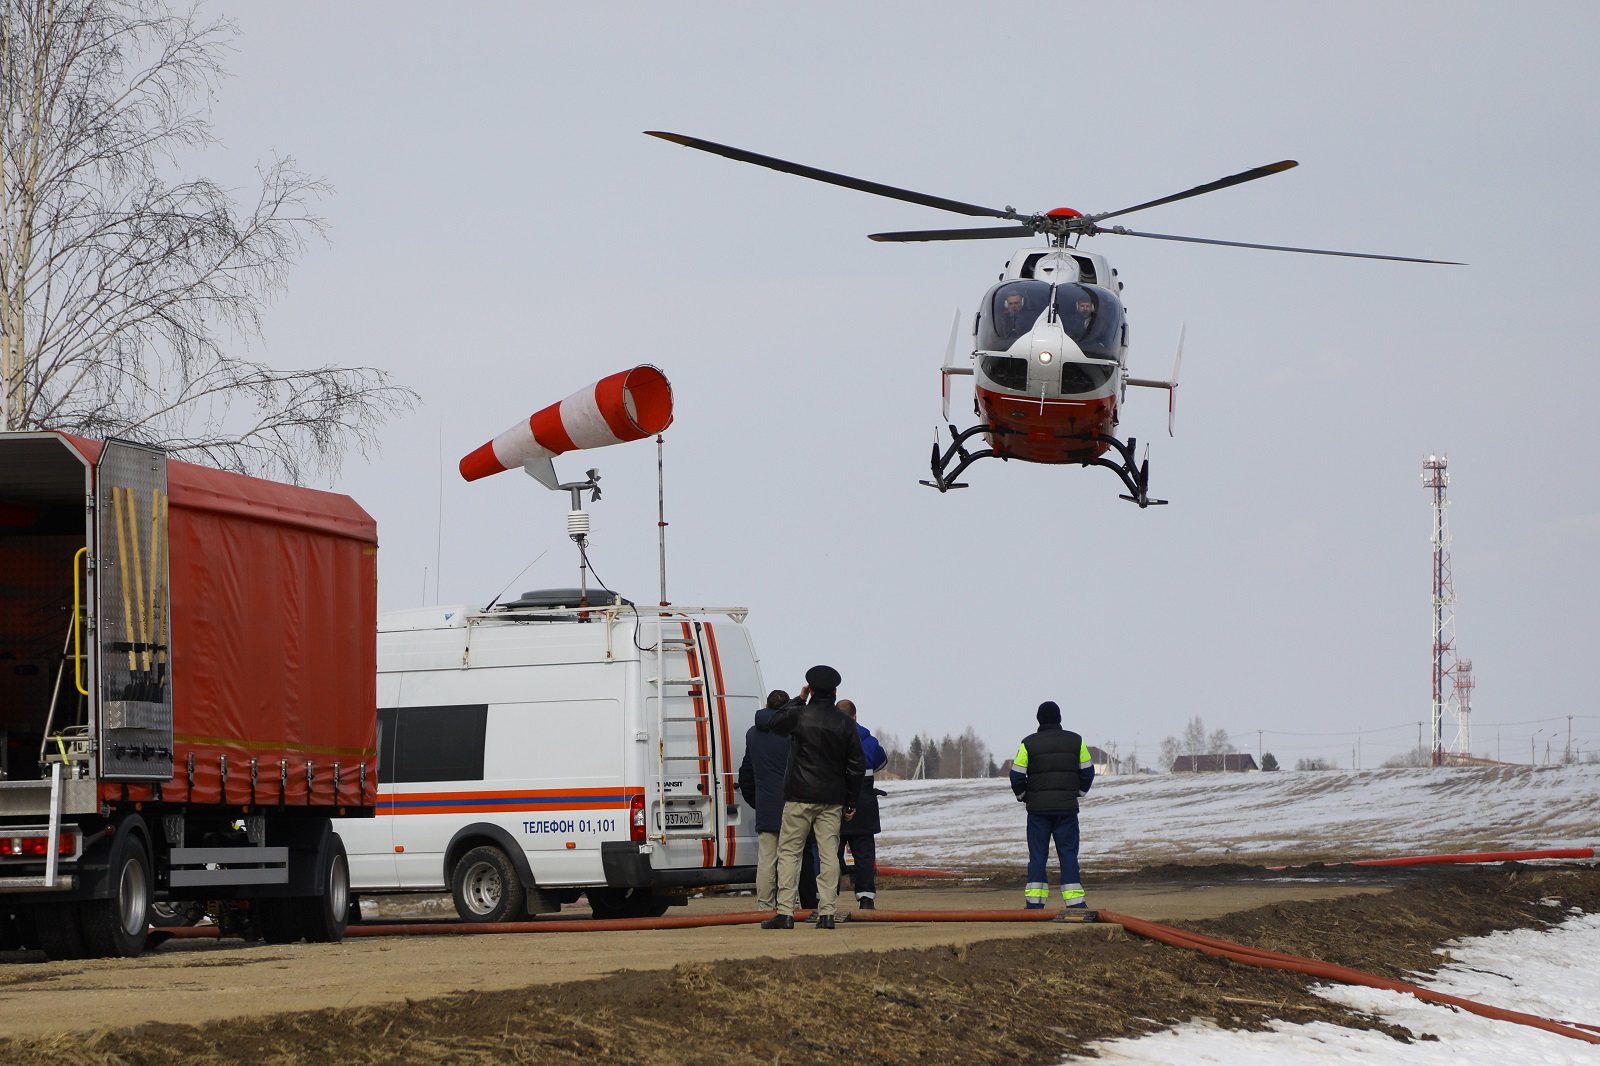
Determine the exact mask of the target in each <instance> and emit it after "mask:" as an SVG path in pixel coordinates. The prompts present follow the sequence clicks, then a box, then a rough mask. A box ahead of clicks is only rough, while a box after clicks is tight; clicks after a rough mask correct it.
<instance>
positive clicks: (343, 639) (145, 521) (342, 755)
mask: <svg viewBox="0 0 1600 1066" xmlns="http://www.w3.org/2000/svg"><path fill="white" fill-rule="evenodd" d="M376 629H377V535H376V529H375V526H374V523H373V521H372V519H371V517H369V516H368V515H367V513H366V512H365V511H363V510H362V509H361V508H360V507H358V506H357V505H356V504H355V503H354V501H352V500H350V499H348V498H347V497H344V496H340V495H336V494H334V493H330V492H320V491H317V490H314V489H305V488H298V487H296V486H292V485H282V484H278V483H275V482H271V481H264V480H261V479H258V478H251V477H244V476H241V475H238V474H230V473H225V472H222V471H219V470H213V469H211V468H209V467H202V466H197V465H194V464H192V463H184V462H179V461H176V460H171V459H169V458H167V456H166V455H165V454H163V453H162V452H161V451H160V450H158V449H154V448H151V447H148V446H145V445H141V444H137V443H132V442H126V441H106V442H104V443H102V442H98V441H91V440H85V439H82V438H79V437H73V436H68V435H65V434H60V433H0V839H3V840H4V843H5V844H6V847H5V848H3V849H0V940H3V939H4V938H5V937H7V936H11V937H13V938H15V939H22V940H23V941H24V942H27V941H28V940H29V939H34V940H36V941H37V944H38V946H40V947H43V948H44V950H45V951H46V952H47V953H49V954H50V955H51V956H52V957H54V958H66V959H71V958H83V957H87V956H117V955H131V954H136V953H137V952H138V951H140V950H142V948H143V947H144V944H145V937H146V934H147V930H148V925H147V917H148V915H149V914H150V913H151V909H152V907H153V906H156V905H162V906H167V907H168V908H169V909H170V908H171V906H172V905H173V904H177V905H180V906H182V907H185V908H187V909H193V908H195V907H201V908H209V910H210V912H211V913H212V914H213V917H215V918H216V919H217V920H218V922H219V924H222V925H224V926H226V927H229V928H233V929H235V930H236V931H242V932H245V933H246V934H247V935H254V936H259V937H262V938H265V939H267V940H269V941H274V942H288V941H292V940H297V939H302V938H304V939H308V940H316V941H329V940H337V939H339V938H340V937H342V936H343V935H344V926H345V921H346V918H347V913H348V907H349V873H348V864H347V861H346V858H345V852H344V845H343V843H342V841H341V840H340V838H339V836H338V834H337V832H336V831H335V829H334V826H335V825H336V824H337V822H338V820H339V819H341V818H349V817H359V816H367V817H370V816H371V814H372V812H373V807H374V803H375V800H376V794H377V776H376V771H377V764H376V756H377V708H376V688H375V676H374V675H375V664H376Z"/></svg>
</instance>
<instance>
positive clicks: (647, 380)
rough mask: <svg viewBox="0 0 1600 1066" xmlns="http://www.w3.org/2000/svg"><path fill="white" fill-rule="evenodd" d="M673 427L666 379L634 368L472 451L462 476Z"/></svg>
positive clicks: (476, 476) (646, 368) (477, 475)
mask: <svg viewBox="0 0 1600 1066" xmlns="http://www.w3.org/2000/svg"><path fill="white" fill-rule="evenodd" d="M671 424H672V385H671V383H670V382H668V381H667V376H666V375H665V374H663V373H662V372H661V371H660V370H659V369H657V368H656V367H653V366H649V365H645V366H636V367H634V368H633V369H632V370H624V371H622V372H620V373H617V374H612V375H611V376H610V377H604V378H601V379H600V380H599V381H597V382H595V383H594V384H593V385H590V386H589V387H588V388H584V389H579V390H578V391H577V392H575V393H573V394H572V395H571V396H568V397H567V398H566V399H565V400H562V401H561V402H560V403H553V404H551V405H550V406H549V407H546V408H544V409H543V410H542V411H538V412H536V413H534V414H533V415H532V416H531V417H530V418H528V419H527V420H526V421H523V422H518V423H517V424H516V425H514V426H512V427H511V428H510V429H508V430H506V431H505V432H504V433H502V434H500V435H499V436H498V437H496V438H494V439H493V440H491V441H489V442H488V443H487V444H484V445H482V446H481V447H479V448H476V449H474V450H473V451H472V452H470V453H469V454H467V455H466V456H465V457H463V458H462V460H461V476H462V478H464V479H465V480H467V481H477V480H478V479H479V478H485V477H488V476H489V475H490V474H498V473H500V472H501V471H502V470H515V469H517V468H518V467H524V466H526V465H527V464H528V463H530V462H533V463H541V461H542V460H549V459H550V458H551V457H553V456H557V455H561V454H563V453H565V452H571V451H581V450H583V449H585V448H604V447H606V446H608V445H611V444H622V443H623V442H625V441H630V440H643V439H644V438H645V437H649V436H653V435H654V434H657V433H660V432H661V431H662V430H664V429H666V428H667V427H668V426H670V425H671ZM541 465H542V464H541Z"/></svg>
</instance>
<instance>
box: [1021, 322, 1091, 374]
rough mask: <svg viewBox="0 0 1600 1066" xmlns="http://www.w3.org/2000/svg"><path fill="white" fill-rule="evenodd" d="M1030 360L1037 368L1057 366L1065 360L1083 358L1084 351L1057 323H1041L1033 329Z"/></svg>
mask: <svg viewBox="0 0 1600 1066" xmlns="http://www.w3.org/2000/svg"><path fill="white" fill-rule="evenodd" d="M1030 349H1031V350H1030V352H1029V355H1030V356H1031V359H1030V362H1031V364H1032V366H1033V367H1034V368H1035V369H1036V370H1039V369H1044V368H1051V367H1055V366H1056V365H1058V364H1060V363H1061V362H1062V361H1063V360H1070V359H1079V358H1082V356H1083V352H1082V351H1081V350H1080V349H1079V348H1078V346H1077V344H1076V343H1074V342H1073V340H1072V338H1071V337H1069V336H1067V334H1066V331H1065V330H1063V329H1062V328H1061V326H1060V325H1059V324H1056V323H1040V325H1039V326H1038V328H1037V329H1035V330H1034V331H1033V336H1032V338H1031V344H1030Z"/></svg>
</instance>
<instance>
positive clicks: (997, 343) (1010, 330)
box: [978, 281, 1050, 352]
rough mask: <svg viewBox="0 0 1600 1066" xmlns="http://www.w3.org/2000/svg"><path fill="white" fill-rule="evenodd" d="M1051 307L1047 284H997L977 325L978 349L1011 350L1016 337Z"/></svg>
mask: <svg viewBox="0 0 1600 1066" xmlns="http://www.w3.org/2000/svg"><path fill="white" fill-rule="evenodd" d="M1049 306H1050V283H1049V282H1045V281H1012V282H1008V283H1007V284H1005V285H996V286H995V288H994V291H993V292H991V293H990V294H989V306H988V308H986V310H987V312H988V313H987V314H985V315H983V316H982V317H981V318H980V319H979V322H978V347H979V349H981V350H983V351H986V352H1005V351H1010V349H1011V345H1012V344H1014V343H1016V340H1017V338H1018V337H1021V336H1023V335H1024V334H1026V333H1027V332H1028V331H1029V330H1031V329H1033V324H1034V323H1035V322H1037V321H1038V320H1039V316H1040V315H1042V314H1044V311H1045V308H1047V307H1049Z"/></svg>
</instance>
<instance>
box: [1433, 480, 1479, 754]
mask: <svg viewBox="0 0 1600 1066" xmlns="http://www.w3.org/2000/svg"><path fill="white" fill-rule="evenodd" d="M1449 484H1450V459H1449V457H1448V456H1445V455H1430V456H1428V458H1427V459H1426V460H1425V461H1424V462H1423V464H1422V487H1423V488H1425V489H1427V490H1429V491H1430V492H1432V493H1433V737H1432V744H1431V746H1430V748H1429V751H1430V753H1431V754H1430V757H1429V760H1428V761H1429V762H1430V763H1431V764H1432V765H1434V766H1441V765H1443V764H1444V713H1445V707H1446V706H1447V705H1448V704H1450V703H1451V702H1452V696H1454V695H1455V693H1454V692H1451V691H1450V690H1449V688H1448V687H1447V685H1448V684H1449V683H1450V681H1451V680H1452V674H1453V673H1454V670H1455V666H1456V662H1455V654H1456V588H1455V581H1454V579H1453V578H1452V577H1451V576H1450V525H1449V522H1448V520H1447V516H1446V508H1448V507H1449V506H1450V501H1449V499H1448V498H1447V497H1446V495H1445V489H1446V488H1447V487H1448V486H1449ZM1469 683H1470V676H1469ZM1456 736H1457V743H1456V745H1455V746H1454V747H1460V743H1461V727H1460V722H1459V721H1458V722H1457V733H1456ZM1469 751H1470V749H1469Z"/></svg>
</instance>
